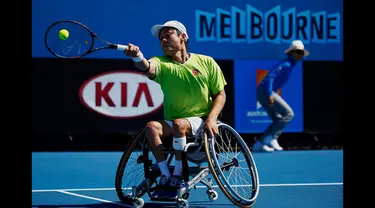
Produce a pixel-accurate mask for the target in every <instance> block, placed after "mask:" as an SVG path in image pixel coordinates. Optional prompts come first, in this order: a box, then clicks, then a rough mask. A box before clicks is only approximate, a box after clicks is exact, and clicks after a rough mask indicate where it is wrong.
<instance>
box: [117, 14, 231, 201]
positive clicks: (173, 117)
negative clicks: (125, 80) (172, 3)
mask: <svg viewBox="0 0 375 208" xmlns="http://www.w3.org/2000/svg"><path fill="white" fill-rule="evenodd" d="M151 33H152V35H153V36H154V37H156V38H157V39H158V40H159V42H160V45H161V48H162V50H163V52H164V56H155V57H153V58H151V59H149V60H147V59H146V58H144V56H143V54H142V52H141V51H140V49H139V47H138V46H136V45H133V44H128V49H127V50H125V51H124V53H125V54H126V55H127V56H129V57H132V59H133V60H134V62H135V66H136V67H137V68H138V69H139V70H140V71H142V72H144V73H146V74H147V76H148V77H149V79H151V80H154V81H155V82H157V83H159V84H160V85H161V89H162V91H163V93H164V119H165V120H161V121H151V122H148V123H147V125H146V128H145V129H146V136H147V139H148V142H149V144H150V147H151V149H152V151H153V154H154V156H155V158H156V160H157V162H158V165H159V168H160V170H161V179H160V182H159V185H160V186H161V187H167V188H168V189H170V188H171V187H172V188H173V189H174V188H176V190H177V188H178V187H180V186H181V184H182V183H183V179H182V162H181V152H182V150H183V148H184V146H185V145H186V137H189V136H196V135H197V134H198V132H200V131H201V130H202V129H203V128H204V129H206V130H207V132H208V133H209V134H211V135H214V134H217V133H218V126H217V123H216V122H217V117H218V115H219V114H220V112H221V111H222V109H223V107H224V104H225V101H226V94H225V90H224V86H225V85H226V84H227V83H226V81H225V78H224V75H223V73H222V71H221V69H220V67H219V65H218V64H217V63H216V62H215V60H214V59H213V58H212V57H209V56H205V55H201V54H195V53H189V52H188V51H187V46H188V40H189V36H188V33H187V30H186V28H185V26H184V25H183V24H182V23H180V22H178V21H168V22H165V23H164V24H163V25H154V26H153V27H152V28H151ZM172 136H173V148H174V150H175V156H176V157H175V159H176V160H175V167H174V171H173V173H170V171H169V169H168V167H167V164H166V161H165V158H164V153H163V142H162V140H163V138H165V137H170V138H171V137H172ZM165 142H167V141H165ZM169 142H171V141H169ZM163 189H164V188H163ZM171 197H175V195H174V196H173V195H171Z"/></svg>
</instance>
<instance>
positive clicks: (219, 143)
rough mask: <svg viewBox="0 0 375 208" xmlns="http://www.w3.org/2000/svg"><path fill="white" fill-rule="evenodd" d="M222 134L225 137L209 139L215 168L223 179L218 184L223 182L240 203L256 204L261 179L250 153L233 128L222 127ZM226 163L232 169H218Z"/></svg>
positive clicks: (222, 125)
mask: <svg viewBox="0 0 375 208" xmlns="http://www.w3.org/2000/svg"><path fill="white" fill-rule="evenodd" d="M219 131H220V132H219V133H220V136H221V137H219V138H210V139H208V142H209V149H210V154H211V159H212V161H213V165H214V166H213V167H214V168H215V172H216V173H217V176H218V179H219V181H217V182H218V183H221V184H222V185H223V186H224V187H225V190H227V192H228V194H230V195H231V197H233V198H234V200H236V201H237V202H240V203H241V204H252V203H254V201H255V199H256V198H257V195H258V192H259V185H258V181H259V178H258V173H257V169H256V166H255V162H254V160H253V158H252V155H251V153H250V150H249V149H248V147H247V145H246V143H245V142H244V141H243V139H242V138H241V137H240V135H238V134H237V132H236V131H235V130H234V129H233V128H231V127H230V126H228V125H225V124H221V125H219ZM230 134H231V135H230ZM223 135H224V136H225V137H224V136H223ZM223 137H224V139H223ZM225 138H227V139H225ZM236 138H238V139H236ZM245 154H246V155H247V157H246V156H245ZM223 164H232V165H231V166H230V167H229V169H228V170H222V168H218V167H222V165H223ZM248 179H250V180H248ZM238 184H240V185H238ZM247 184H249V185H247ZM240 193H242V194H240Z"/></svg>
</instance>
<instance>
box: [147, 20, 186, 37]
mask: <svg viewBox="0 0 375 208" xmlns="http://www.w3.org/2000/svg"><path fill="white" fill-rule="evenodd" d="M165 27H172V28H175V29H176V30H178V31H179V32H180V33H182V34H185V35H186V39H189V36H188V34H187V31H186V27H185V26H184V25H183V24H182V23H181V22H179V21H176V20H171V21H168V22H166V23H164V24H162V25H154V26H152V28H151V33H152V35H153V36H154V37H156V38H159V32H160V30H161V29H163V28H165Z"/></svg>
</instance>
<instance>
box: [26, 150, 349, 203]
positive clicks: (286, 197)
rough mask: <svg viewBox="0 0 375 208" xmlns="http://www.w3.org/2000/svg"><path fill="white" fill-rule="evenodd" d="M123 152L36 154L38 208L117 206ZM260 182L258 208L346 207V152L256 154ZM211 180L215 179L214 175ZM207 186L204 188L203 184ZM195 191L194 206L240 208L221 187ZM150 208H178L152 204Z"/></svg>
mask: <svg viewBox="0 0 375 208" xmlns="http://www.w3.org/2000/svg"><path fill="white" fill-rule="evenodd" d="M121 155H122V152H45V153H44V152H40V153H33V154H32V207H35V208H36V207H39V208H68V207H69V208H76V207H77V208H114V207H131V206H129V205H123V204H121V202H120V201H119V199H118V198H117V195H116V192H115V189H114V180H115V174H116V169H117V165H118V162H119V160H120V157H121ZM253 155H254V158H255V161H256V164H257V168H258V171H259V179H260V184H261V187H260V192H259V196H258V199H257V202H256V203H255V205H254V206H253V207H254V208H317V207H319V208H333V207H340V208H341V207H343V151H342V150H309V151H283V152H275V153H271V154H269V153H253ZM208 177H210V175H209V176H208ZM199 187H201V186H199ZM199 187H198V188H197V189H196V190H192V191H191V192H190V196H189V203H190V207H196V208H198V207H200V208H201V207H210V208H216V207H217V208H224V207H235V206H234V205H233V204H232V203H231V202H230V201H229V200H228V199H227V198H226V197H225V195H223V194H222V193H221V191H220V189H219V188H215V190H216V191H217V192H218V193H219V198H218V200H216V201H214V202H211V201H209V199H208V197H207V194H206V193H205V191H206V188H203V187H202V188H199ZM143 199H144V200H145V202H146V204H145V206H144V207H146V208H148V207H176V203H162V202H150V201H149V199H148V196H147V195H145V196H144V197H143Z"/></svg>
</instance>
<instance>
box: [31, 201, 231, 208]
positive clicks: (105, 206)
mask: <svg viewBox="0 0 375 208" xmlns="http://www.w3.org/2000/svg"><path fill="white" fill-rule="evenodd" d="M115 203H118V204H121V202H115ZM206 203H207V202H206ZM208 206H210V205H209V204H205V202H202V203H201V204H200V202H193V203H191V202H190V203H189V208H208ZM211 206H212V205H211ZM229 206H231V205H229ZM32 207H33V208H73V207H74V208H120V207H133V206H132V205H127V204H124V205H117V204H113V203H95V204H70V205H33V206H32ZM143 207H144V208H153V207H162V208H167V207H168V208H170V207H176V203H173V202H171V203H160V202H158V203H152V202H147V203H145V205H144V206H143ZM215 207H228V204H215Z"/></svg>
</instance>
